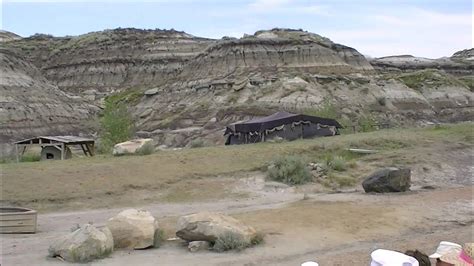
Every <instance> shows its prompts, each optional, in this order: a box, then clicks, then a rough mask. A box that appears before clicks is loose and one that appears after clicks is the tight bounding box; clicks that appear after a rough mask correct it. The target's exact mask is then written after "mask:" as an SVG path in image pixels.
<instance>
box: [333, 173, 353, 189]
mask: <svg viewBox="0 0 474 266" xmlns="http://www.w3.org/2000/svg"><path fill="white" fill-rule="evenodd" d="M328 179H329V180H330V181H331V182H333V183H334V184H336V185H337V187H350V186H353V185H355V184H356V181H357V180H356V179H355V178H354V177H351V176H346V175H337V174H330V175H329V177H328Z"/></svg>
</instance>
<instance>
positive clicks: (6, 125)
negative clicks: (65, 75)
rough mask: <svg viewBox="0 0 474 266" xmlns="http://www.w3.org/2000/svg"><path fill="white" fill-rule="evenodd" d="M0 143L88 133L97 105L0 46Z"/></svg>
mask: <svg viewBox="0 0 474 266" xmlns="http://www.w3.org/2000/svg"><path fill="white" fill-rule="evenodd" d="M0 72H1V73H2V78H1V79H0V121H1V122H0V143H8V142H10V141H13V140H18V139H22V138H27V137H32V136H35V135H36V136H37V135H78V134H81V133H85V134H87V133H89V134H90V133H91V123H90V122H86V121H88V120H90V119H91V118H92V117H94V116H95V114H96V113H97V111H98V108H97V107H95V106H93V105H91V104H89V103H87V102H86V101H84V100H83V99H81V98H79V97H75V96H72V95H69V94H67V93H65V92H63V91H61V90H60V89H58V87H57V86H55V85H53V84H52V83H51V82H50V81H48V80H47V79H45V78H44V76H43V75H42V74H41V72H40V71H39V70H38V69H37V68H36V67H35V66H34V65H32V64H30V63H28V62H27V61H26V60H24V58H22V57H21V56H20V55H18V54H16V53H15V52H12V51H11V50H7V49H0Z"/></svg>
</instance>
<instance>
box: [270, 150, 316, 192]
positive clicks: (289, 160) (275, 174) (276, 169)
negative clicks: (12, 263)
mask: <svg viewBox="0 0 474 266" xmlns="http://www.w3.org/2000/svg"><path fill="white" fill-rule="evenodd" d="M267 176H268V178H269V179H270V180H274V181H278V182H282V183H285V184H288V185H298V184H304V183H307V182H309V181H311V180H312V175H311V173H310V172H309V170H308V168H307V167H306V163H305V161H304V160H303V159H302V158H301V157H298V156H291V155H290V156H286V157H280V158H278V159H276V160H275V161H274V162H273V167H269V169H268V172H267Z"/></svg>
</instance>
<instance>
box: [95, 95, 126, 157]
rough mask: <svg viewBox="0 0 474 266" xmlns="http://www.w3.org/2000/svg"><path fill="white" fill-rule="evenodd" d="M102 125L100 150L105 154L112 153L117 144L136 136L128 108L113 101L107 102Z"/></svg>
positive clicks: (101, 121)
mask: <svg viewBox="0 0 474 266" xmlns="http://www.w3.org/2000/svg"><path fill="white" fill-rule="evenodd" d="M100 125H101V132H100V138H101V147H100V148H101V150H102V151H103V152H110V151H111V150H112V148H113V146H114V145H115V144H117V143H120V142H123V141H126V140H128V139H130V138H131V137H132V136H133V134H134V125H133V121H132V117H131V115H130V113H129V112H128V110H127V107H126V106H125V105H124V104H122V103H117V102H114V101H111V100H107V99H106V101H105V108H104V112H103V115H102V118H101V119H100Z"/></svg>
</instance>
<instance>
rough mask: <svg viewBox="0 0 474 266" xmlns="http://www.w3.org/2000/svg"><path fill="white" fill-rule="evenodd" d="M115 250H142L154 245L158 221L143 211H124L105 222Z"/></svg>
mask: <svg viewBox="0 0 474 266" xmlns="http://www.w3.org/2000/svg"><path fill="white" fill-rule="evenodd" d="M107 227H108V228H109V229H110V231H111V232H112V235H113V238H114V244H115V247H116V248H129V249H144V248H148V247H152V246H153V245H154V243H155V232H156V231H157V230H158V229H159V227H158V221H157V220H156V219H155V217H153V216H152V215H151V213H150V212H148V211H144V210H136V209H129V210H124V211H122V212H120V213H119V214H117V216H115V217H112V218H110V219H109V221H107Z"/></svg>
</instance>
